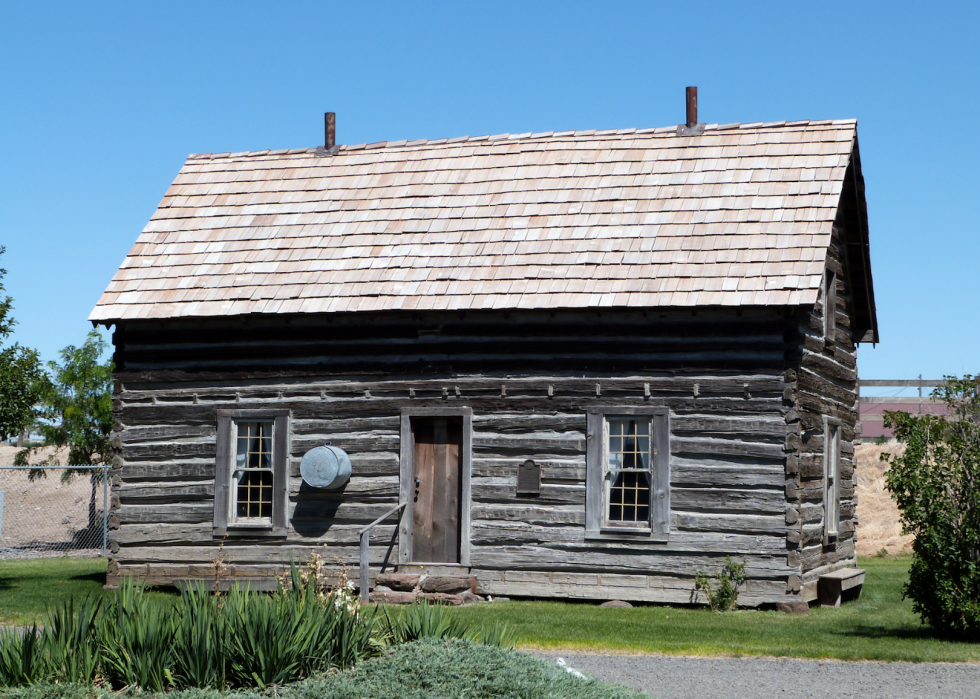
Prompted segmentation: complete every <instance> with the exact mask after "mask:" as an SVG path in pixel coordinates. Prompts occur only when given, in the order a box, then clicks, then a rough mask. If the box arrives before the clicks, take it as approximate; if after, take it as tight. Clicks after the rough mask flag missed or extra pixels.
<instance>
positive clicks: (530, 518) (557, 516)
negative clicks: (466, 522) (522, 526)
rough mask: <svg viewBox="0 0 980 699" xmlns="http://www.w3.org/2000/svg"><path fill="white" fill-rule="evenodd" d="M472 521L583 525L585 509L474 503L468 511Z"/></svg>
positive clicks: (569, 506) (574, 506)
mask: <svg viewBox="0 0 980 699" xmlns="http://www.w3.org/2000/svg"><path fill="white" fill-rule="evenodd" d="M470 517H471V518H472V519H473V520H477V519H482V520H504V521H519V522H526V523H528V524H549V525H550V524H566V525H573V524H574V525H581V526H584V525H585V508H583V507H582V506H581V505H553V504H552V505H541V504H526V505H525V504H521V503H517V502H515V503H508V504H499V503H480V502H474V503H473V505H472V506H471V509H470Z"/></svg>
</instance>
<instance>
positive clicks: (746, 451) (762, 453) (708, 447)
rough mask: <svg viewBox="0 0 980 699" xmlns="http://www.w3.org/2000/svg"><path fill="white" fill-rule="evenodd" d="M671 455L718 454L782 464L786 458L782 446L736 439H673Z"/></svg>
mask: <svg viewBox="0 0 980 699" xmlns="http://www.w3.org/2000/svg"><path fill="white" fill-rule="evenodd" d="M670 453H671V454H693V455H701V454H717V455H720V456H726V457H739V458H744V459H762V460H769V461H779V462H782V460H783V458H784V457H785V452H784V451H783V445H782V444H764V443H757V442H743V441H740V440H734V439H705V438H697V439H695V438H688V439H681V438H677V437H672V438H671V440H670Z"/></svg>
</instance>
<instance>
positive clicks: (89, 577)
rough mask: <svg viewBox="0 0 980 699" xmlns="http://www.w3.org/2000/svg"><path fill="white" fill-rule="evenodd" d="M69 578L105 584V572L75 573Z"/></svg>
mask: <svg viewBox="0 0 980 699" xmlns="http://www.w3.org/2000/svg"><path fill="white" fill-rule="evenodd" d="M68 579H69V580H80V581H84V582H94V583H99V585H105V573H85V574H84V575H73V576H71V577H70V578H68Z"/></svg>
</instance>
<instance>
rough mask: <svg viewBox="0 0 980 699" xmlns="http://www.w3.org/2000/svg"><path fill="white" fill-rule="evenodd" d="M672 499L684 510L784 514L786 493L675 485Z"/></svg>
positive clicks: (680, 510)
mask: <svg viewBox="0 0 980 699" xmlns="http://www.w3.org/2000/svg"><path fill="white" fill-rule="evenodd" d="M671 503H672V504H673V507H674V510H676V511H679V512H683V511H689V512H719V513H723V512H732V513H736V512H744V513H746V514H770V515H777V514H782V512H783V508H784V507H785V504H786V496H785V495H784V494H783V493H782V492H779V491H774V490H721V489H715V488H673V489H672V490H671Z"/></svg>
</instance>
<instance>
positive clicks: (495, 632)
mask: <svg viewBox="0 0 980 699" xmlns="http://www.w3.org/2000/svg"><path fill="white" fill-rule="evenodd" d="M383 628H384V634H385V637H386V638H387V639H388V640H389V643H391V645H399V644H403V643H412V642H414V641H420V640H423V639H435V640H439V641H444V640H449V639H464V640H468V641H472V642H474V643H479V644H482V645H486V646H495V647H498V648H513V647H514V645H515V643H514V640H513V638H512V636H511V634H510V632H509V631H508V629H507V627H506V626H505V625H500V624H494V625H493V626H491V627H489V628H483V627H481V628H478V629H473V628H471V627H470V625H469V624H467V623H466V622H464V621H463V620H462V619H460V618H459V617H458V616H456V614H455V613H454V611H453V608H452V607H450V606H448V605H446V604H438V603H437V604H430V603H429V601H428V600H427V599H424V598H423V599H421V600H416V601H415V602H413V603H412V604H411V605H410V606H409V607H407V608H406V609H403V610H401V611H400V612H397V613H395V614H394V615H391V614H389V613H388V610H385V611H384V620H383Z"/></svg>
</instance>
